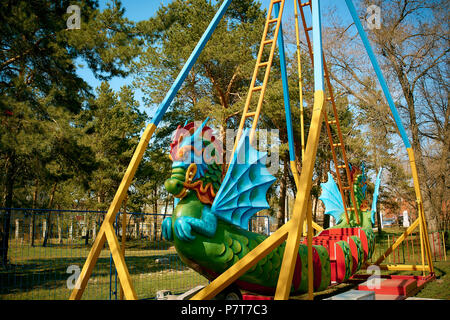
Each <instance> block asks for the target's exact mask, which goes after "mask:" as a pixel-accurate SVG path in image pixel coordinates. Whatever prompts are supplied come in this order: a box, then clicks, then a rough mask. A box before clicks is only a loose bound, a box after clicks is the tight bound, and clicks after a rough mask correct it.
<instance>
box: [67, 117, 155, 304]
mask: <svg viewBox="0 0 450 320" xmlns="http://www.w3.org/2000/svg"><path fill="white" fill-rule="evenodd" d="M155 129H156V126H155V125H154V124H153V123H151V124H149V125H148V126H147V128H146V129H145V131H144V133H143V135H142V138H141V140H140V142H139V144H138V146H137V148H136V151H135V152H134V154H133V158H132V159H131V162H130V164H129V165H128V168H127V171H126V172H125V175H124V177H123V178H122V181H121V183H120V185H119V188H118V189H117V192H116V194H115V196H114V199H113V201H112V203H111V205H110V207H109V209H108V212H107V213H106V216H105V220H104V221H103V224H102V226H101V227H100V230H99V233H98V235H97V237H96V238H95V241H94V243H93V245H92V248H91V251H90V252H89V255H88V257H87V259H86V262H85V263H84V266H83V269H82V270H81V273H80V276H79V277H78V280H77V282H76V284H75V289H73V291H72V293H71V295H70V298H69V299H70V300H79V299H81V297H82V295H83V293H84V290H85V289H86V286H87V283H88V280H89V278H90V277H91V275H92V271H93V270H94V267H95V264H96V263H97V260H98V257H99V255H100V252H101V251H102V249H103V247H104V245H105V242H108V245H109V249H110V251H111V255H112V258H113V261H114V264H115V266H116V269H117V275H118V277H119V281H120V286H121V288H122V289H123V294H124V296H125V299H127V300H136V299H137V296H136V291H135V290H134V287H133V284H132V282H131V278H130V273H129V272H128V268H127V265H126V263H125V257H124V254H123V252H122V250H121V248H120V244H119V240H117V237H116V234H115V232H114V227H113V223H114V220H115V219H116V216H117V213H118V212H119V209H120V206H121V205H122V202H123V201H124V199H125V197H126V196H127V191H128V188H129V187H130V184H131V181H132V180H133V177H134V175H135V173H136V170H137V168H138V166H139V163H140V162H141V160H142V157H143V155H144V152H145V149H146V148H147V146H148V144H149V142H150V139H151V137H152V135H153V133H154V132H155Z"/></svg>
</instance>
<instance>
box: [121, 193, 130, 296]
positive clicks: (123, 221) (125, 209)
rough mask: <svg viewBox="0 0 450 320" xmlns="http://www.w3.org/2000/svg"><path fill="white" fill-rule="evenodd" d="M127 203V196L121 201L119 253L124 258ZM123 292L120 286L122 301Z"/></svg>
mask: <svg viewBox="0 0 450 320" xmlns="http://www.w3.org/2000/svg"><path fill="white" fill-rule="evenodd" d="M127 202H128V196H125V200H123V209H122V211H123V212H122V246H121V249H122V250H121V251H122V255H123V256H124V257H125V243H126V242H127V232H126V229H127ZM123 298H124V292H123V288H122V286H121V287H120V300H123Z"/></svg>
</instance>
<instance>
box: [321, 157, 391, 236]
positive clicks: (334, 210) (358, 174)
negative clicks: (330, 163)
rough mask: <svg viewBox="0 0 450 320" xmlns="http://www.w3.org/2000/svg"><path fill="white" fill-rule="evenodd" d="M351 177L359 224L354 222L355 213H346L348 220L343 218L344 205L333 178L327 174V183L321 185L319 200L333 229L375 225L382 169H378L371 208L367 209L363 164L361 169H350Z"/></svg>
mask: <svg viewBox="0 0 450 320" xmlns="http://www.w3.org/2000/svg"><path fill="white" fill-rule="evenodd" d="M350 169H351V176H352V179H353V190H354V193H355V200H356V208H357V214H358V216H359V221H360V224H359V225H358V224H357V222H356V217H355V212H354V211H348V215H349V217H348V218H349V219H348V222H347V219H344V218H345V214H344V204H343V202H342V197H341V194H340V192H339V188H338V186H337V185H336V183H335V182H334V180H333V177H332V175H331V174H330V173H328V181H327V183H322V184H321V187H322V195H321V196H320V197H319V199H320V200H322V202H323V203H324V204H325V208H326V210H325V214H329V215H331V216H333V218H334V221H335V222H336V225H335V226H334V227H333V228H354V227H361V228H363V229H371V228H372V226H373V224H374V223H375V213H376V203H377V200H378V192H379V188H380V182H381V173H382V170H383V169H380V171H379V172H378V176H377V181H376V183H375V191H374V194H373V200H372V207H371V208H369V207H368V201H367V199H366V190H367V176H366V172H365V171H366V170H365V165H364V163H363V164H362V166H361V169H359V168H358V167H356V166H354V167H351V168H350Z"/></svg>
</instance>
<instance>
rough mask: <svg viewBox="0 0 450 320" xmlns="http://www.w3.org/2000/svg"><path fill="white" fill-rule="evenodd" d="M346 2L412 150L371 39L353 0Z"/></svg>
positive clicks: (402, 134) (407, 143)
mask: <svg viewBox="0 0 450 320" xmlns="http://www.w3.org/2000/svg"><path fill="white" fill-rule="evenodd" d="M345 2H346V3H347V7H348V10H349V11H350V14H351V15H352V18H353V22H354V23H355V26H356V28H357V29H358V33H359V36H360V37H361V40H362V42H363V43H364V47H365V48H366V51H367V54H368V55H369V58H370V61H371V62H372V66H373V68H374V70H375V73H376V75H377V78H378V81H379V82H380V85H381V88H382V89H383V93H384V96H385V97H386V100H387V102H388V105H389V108H390V109H391V112H392V115H393V117H394V121H395V123H396V124H397V127H398V130H399V131H400V136H401V137H402V140H403V143H404V144H405V147H406V148H411V144H410V142H409V139H408V135H407V134H406V131H405V128H404V127H403V124H402V120H401V118H400V115H399V114H398V111H397V108H396V107H395V104H394V100H393V99H392V96H391V93H390V92H389V87H388V86H387V83H386V80H385V79H384V76H383V73H382V72H381V68H380V66H379V65H378V62H377V59H376V58H375V54H374V53H373V50H372V47H371V45H370V42H369V39H368V38H367V35H366V32H365V31H364V28H363V26H362V24H361V21H360V20H359V17H358V13H357V12H356V9H355V6H354V5H353V2H352V0H345Z"/></svg>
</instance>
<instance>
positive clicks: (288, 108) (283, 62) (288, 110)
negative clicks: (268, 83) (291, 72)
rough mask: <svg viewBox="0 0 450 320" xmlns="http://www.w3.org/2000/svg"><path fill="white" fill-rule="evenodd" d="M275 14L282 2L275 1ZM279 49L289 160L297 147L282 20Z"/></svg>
mask: <svg viewBox="0 0 450 320" xmlns="http://www.w3.org/2000/svg"><path fill="white" fill-rule="evenodd" d="M274 9H275V16H278V14H279V12H280V3H275V5H274ZM277 42H278V50H279V54H280V65H281V81H282V83H283V99H284V110H285V113H286V128H287V135H288V142H289V160H290V161H295V148H294V131H293V128H292V119H291V104H290V100H289V84H288V76H287V69H286V54H285V50H284V40H283V25H282V23H281V21H280V29H279V33H278V39H277Z"/></svg>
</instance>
